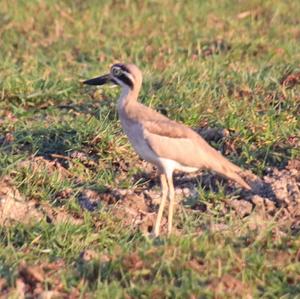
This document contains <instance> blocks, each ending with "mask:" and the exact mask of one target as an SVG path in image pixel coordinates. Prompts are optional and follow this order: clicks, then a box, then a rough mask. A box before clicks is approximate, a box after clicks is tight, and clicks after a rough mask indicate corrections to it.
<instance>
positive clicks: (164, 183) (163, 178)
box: [153, 174, 168, 237]
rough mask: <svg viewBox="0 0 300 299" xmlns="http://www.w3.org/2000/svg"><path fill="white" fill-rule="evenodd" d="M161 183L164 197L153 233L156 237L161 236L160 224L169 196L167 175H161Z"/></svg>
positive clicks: (162, 197)
mask: <svg viewBox="0 0 300 299" xmlns="http://www.w3.org/2000/svg"><path fill="white" fill-rule="evenodd" d="M160 182H161V189H162V196H161V202H160V205H159V210H158V213H157V218H156V222H155V226H154V231H153V233H154V235H155V236H156V237H157V236H158V235H159V228H160V222H161V218H162V215H163V212H164V208H165V203H166V199H167V194H168V184H167V179H166V175H165V174H161V175H160Z"/></svg>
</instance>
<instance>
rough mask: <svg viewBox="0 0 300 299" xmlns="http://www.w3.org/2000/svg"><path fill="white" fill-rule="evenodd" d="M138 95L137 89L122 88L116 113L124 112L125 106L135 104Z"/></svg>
mask: <svg viewBox="0 0 300 299" xmlns="http://www.w3.org/2000/svg"><path fill="white" fill-rule="evenodd" d="M138 95H139V88H133V89H131V88H130V87H127V86H123V87H122V90H121V94H120V97H119V100H118V111H119V112H120V111H121V110H124V109H125V108H126V106H129V105H131V104H134V103H136V102H137V98H138Z"/></svg>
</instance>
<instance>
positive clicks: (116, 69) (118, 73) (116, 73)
mask: <svg viewBox="0 0 300 299" xmlns="http://www.w3.org/2000/svg"><path fill="white" fill-rule="evenodd" d="M112 72H113V75H114V76H120V75H121V70H120V69H119V68H113V69H112Z"/></svg>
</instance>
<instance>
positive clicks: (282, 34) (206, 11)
mask: <svg viewBox="0 0 300 299" xmlns="http://www.w3.org/2000/svg"><path fill="white" fill-rule="evenodd" d="M299 9H300V4H299V3H298V2H297V1H279V0H276V1H258V0H255V1H250V2H249V1H248V2H247V1H229V0H228V1H226V0H222V1H187V2H180V1H169V0H165V1H143V2H139V1H93V0H89V1H79V0H77V1H63V2H62V1H52V0H51V1H50V0H48V1H46V0H45V1H33V0H30V1H22V0H20V1H6V0H4V1H2V2H1V6H0V37H1V49H0V74H1V75H0V98H1V101H0V133H1V135H2V136H6V137H5V138H6V139H5V140H7V139H10V141H9V142H8V141H7V142H2V145H1V152H0V166H1V167H0V171H1V175H2V176H9V177H10V178H11V180H12V181H13V183H14V185H15V186H16V187H17V188H18V190H19V191H20V192H21V194H22V195H23V196H24V197H25V198H26V199H27V200H32V199H34V200H35V201H37V202H39V203H47V204H50V205H51V206H55V207H56V206H58V207H64V208H66V209H67V211H68V213H69V214H70V215H71V214H76V215H78V217H82V218H83V220H84V221H83V223H82V224H81V225H76V224H71V223H70V224H53V223H47V222H46V221H41V222H38V223H36V224H34V225H32V226H27V225H24V224H16V225H14V226H12V227H9V228H5V227H2V228H1V229H0V236H1V243H0V261H1V262H0V277H2V278H5V280H6V285H7V286H6V288H7V289H10V290H12V291H11V292H10V293H9V294H10V295H9V296H11V298H13V297H14V296H18V295H17V293H13V290H16V289H17V288H16V285H17V282H18V279H20V277H22V275H21V274H20V264H21V262H22V261H26V263H27V265H28V267H33V266H36V265H38V266H40V265H41V264H43V263H45V264H50V263H57V262H58V261H61V263H62V264H63V266H61V267H58V268H57V270H56V271H52V272H51V271H50V272H49V273H48V276H47V277H45V279H44V281H43V282H41V283H40V284H41V285H42V286H41V287H42V288H43V289H44V290H49V289H55V290H59V292H61V293H62V294H73V295H74V296H75V297H81V298H83V297H85V296H87V297H95V298H239V297H241V298H251V296H252V297H254V298H300V297H299V294H300V287H299V285H300V262H299V246H300V243H299V242H300V239H299V233H298V234H293V232H292V231H290V230H287V231H285V232H284V234H282V235H281V234H279V233H278V230H277V225H276V222H270V223H265V224H264V226H263V230H261V231H260V230H259V229H251V226H250V225H249V223H250V222H251V221H253V222H255V218H254V216H251V215H250V216H249V219H247V220H245V219H238V218H237V217H236V216H234V214H230V213H229V214H228V215H225V217H224V218H222V217H223V216H220V215H221V214H220V212H219V210H218V209H219V205H220V202H222V200H224V197H226V196H227V197H228V198H227V199H230V198H231V197H230V195H225V194H224V193H222V188H221V189H220V191H219V192H213V193H212V192H211V191H209V190H200V193H201V199H199V200H202V201H207V202H209V203H211V208H210V212H208V213H199V212H198V213H197V212H192V211H190V210H187V211H186V212H184V211H182V210H179V213H177V215H176V219H175V224H177V225H178V226H181V227H182V228H183V231H184V232H185V233H183V234H182V235H180V236H172V237H171V238H170V239H166V238H164V237H162V238H161V239H160V240H154V241H150V240H147V239H146V238H145V237H144V236H143V235H142V234H141V233H140V232H137V231H133V230H132V229H130V228H127V227H124V225H123V224H122V223H121V222H120V221H119V220H118V219H117V218H116V217H115V215H114V214H113V213H111V212H109V211H107V209H106V208H105V207H103V208H100V209H98V210H96V211H95V212H92V213H90V212H85V211H83V210H82V209H81V208H80V206H79V204H78V202H77V200H76V198H77V195H78V194H79V193H80V192H82V190H84V189H87V188H94V189H95V188H96V189H97V190H104V189H105V188H107V187H110V188H128V189H133V188H134V187H136V184H137V182H136V181H135V180H134V179H133V175H135V174H137V173H140V172H142V169H141V168H140V164H139V161H138V158H137V156H136V155H135V154H134V153H133V151H132V149H131V148H130V146H129V144H128V142H127V140H126V138H125V137H124V135H123V134H122V131H121V128H120V124H119V122H118V118H117V114H116V109H115V100H114V99H115V98H116V97H117V96H118V92H119V91H118V89H115V88H114V89H113V88H109V87H106V88H104V89H101V90H95V89H91V88H86V87H83V86H81V84H79V81H80V80H82V79H87V78H91V77H93V76H96V75H100V74H102V73H105V72H107V71H108V69H109V66H110V64H112V63H114V62H117V61H121V62H123V61H126V62H134V63H136V64H137V65H138V66H139V67H140V68H141V69H142V71H143V73H144V84H143V91H142V92H141V95H140V100H141V101H142V102H143V103H145V104H147V105H149V106H151V107H153V108H155V109H158V110H160V111H163V112H164V113H166V114H167V115H168V116H169V117H170V118H172V119H176V120H178V121H181V122H184V123H186V124H188V125H189V126H192V127H195V128H197V127H202V126H210V127H219V128H226V129H227V130H229V131H230V133H231V134H230V136H229V137H228V140H227V142H229V143H230V144H232V146H233V147H232V150H231V151H230V152H229V153H227V155H228V156H229V158H230V159H231V160H232V161H234V162H235V163H237V164H239V165H241V166H242V167H244V168H247V169H251V170H252V171H253V172H255V173H257V174H258V175H263V174H264V173H265V170H266V168H267V167H270V166H276V167H283V166H284V165H286V163H287V161H289V160H291V159H294V158H297V157H299V148H297V146H294V145H293V144H292V143H291V142H290V140H291V138H293V137H295V136H298V135H299V129H300V122H299V113H300V110H299V106H300V89H299V86H295V87H293V88H289V89H288V88H284V87H283V86H282V85H281V84H280V80H281V79H282V78H283V77H284V76H285V75H286V74H288V73H294V72H297V71H299V70H300V65H299V60H300V54H299V53H300V46H299V38H300V30H299V29H298V27H299V26H298V25H299V24H298V23H299ZM213 145H214V146H215V147H218V148H222V147H223V146H224V144H222V142H221V143H215V144H213ZM74 151H79V152H83V153H85V154H86V155H87V156H88V157H89V158H90V159H91V160H92V161H94V164H93V165H92V166H91V165H87V164H86V163H84V162H83V161H82V160H80V159H77V160H76V159H73V160H72V163H69V162H68V160H64V159H61V160H59V161H60V162H61V163H67V164H68V163H69V164H68V165H67V166H68V172H69V173H70V175H71V177H66V176H62V175H61V173H60V171H59V169H58V170H54V171H48V170H47V169H46V168H42V167H40V168H37V169H35V168H32V167H30V166H28V165H27V166H24V167H23V168H20V166H19V165H20V163H21V162H24V161H28V160H30V159H31V158H32V157H33V156H43V157H45V158H47V159H52V160H53V156H52V155H60V156H65V157H68V156H69V155H70V154H71V153H72V152H74ZM120 161H129V162H128V163H129V164H130V167H131V168H130V170H129V172H128V173H125V174H124V171H123V170H122V169H121V168H118V167H116V166H115V165H116V164H118V163H119V162H120ZM138 184H139V183H138ZM67 188H70V189H71V190H72V193H71V195H70V196H68V197H67V198H66V199H65V200H64V201H63V202H60V201H59V200H58V199H57V198H58V196H57V195H58V194H59V192H61V191H62V190H65V189H67ZM252 217H253V219H252ZM219 222H220V223H223V224H226V227H227V228H226V229H225V231H223V230H222V231H221V232H218V231H213V230H211V229H210V227H211V226H212V225H213V224H216V223H219ZM199 228H201V229H202V232H201V233H198V232H199ZM87 251H90V252H93V255H92V257H90V258H88V259H86V258H83V257H82V252H87ZM23 276H24V275H23ZM24 279H25V278H23V280H24ZM25 281H26V279H25ZM3 292H4V291H3ZM16 292H17V291H16ZM29 293H30V291H28V294H29ZM28 296H29V295H28ZM32 296H33V295H32ZM66 296H67V295H66ZM297 296H298V297H297ZM15 298H16V297H15Z"/></svg>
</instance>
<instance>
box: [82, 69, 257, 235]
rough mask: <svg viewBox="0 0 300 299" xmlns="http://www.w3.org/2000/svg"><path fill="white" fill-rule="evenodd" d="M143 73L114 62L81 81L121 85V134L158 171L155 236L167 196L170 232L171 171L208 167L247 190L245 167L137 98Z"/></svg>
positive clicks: (172, 189)
mask: <svg viewBox="0 0 300 299" xmlns="http://www.w3.org/2000/svg"><path fill="white" fill-rule="evenodd" d="M142 81H143V76H142V72H141V70H140V69H139V68H138V67H137V66H136V65H135V64H125V63H116V64H113V65H112V66H111V68H110V72H109V73H108V74H106V75H103V76H100V77H95V78H93V79H89V80H85V81H83V84H87V85H104V84H107V83H111V84H114V85H119V86H120V87H121V93H120V96H119V99H118V102H117V111H118V116H119V119H120V122H121V126H122V128H123V131H124V133H125V134H126V135H127V137H128V139H129V142H130V143H131V145H132V147H133V149H134V150H135V151H136V152H137V154H138V155H139V156H140V157H141V158H142V159H143V160H146V161H148V162H150V163H151V164H153V165H154V166H156V168H157V170H158V175H159V177H160V183H161V200H160V204H159V208H158V213H157V217H156V221H155V225H154V226H153V230H152V234H153V236H154V237H158V236H159V234H160V225H161V220H162V216H163V212H164V208H165V203H166V201H167V199H168V200H169V210H168V227H167V234H168V236H170V235H171V232H172V221H173V209H174V197H175V192H174V184H173V173H174V171H181V172H187V173H189V172H195V171H198V170H200V169H207V170H210V171H214V172H216V173H218V174H220V175H221V176H223V177H226V178H228V179H230V180H233V181H235V182H236V183H238V184H239V185H240V186H241V187H243V188H244V189H246V190H251V189H252V188H251V187H250V185H249V184H248V183H247V182H246V181H245V180H244V179H243V178H242V174H243V172H244V170H242V169H241V168H240V167H239V166H237V165H235V164H233V163H232V162H230V161H229V160H228V159H226V158H225V157H224V156H223V155H222V154H221V153H220V152H219V151H217V150H216V149H214V148H213V147H211V146H210V145H209V144H208V143H207V142H206V141H205V140H204V139H203V138H202V137H201V136H200V135H199V134H198V133H197V132H196V131H194V130H193V129H191V128H189V127H188V126H186V125H184V124H183V123H179V122H176V121H174V120H171V119H169V118H168V117H167V116H165V115H162V114H160V113H159V112H157V111H155V110H153V109H152V108H150V107H148V106H145V105H143V104H142V103H140V102H139V101H138V96H139V93H140V90H141V87H142Z"/></svg>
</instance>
